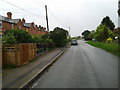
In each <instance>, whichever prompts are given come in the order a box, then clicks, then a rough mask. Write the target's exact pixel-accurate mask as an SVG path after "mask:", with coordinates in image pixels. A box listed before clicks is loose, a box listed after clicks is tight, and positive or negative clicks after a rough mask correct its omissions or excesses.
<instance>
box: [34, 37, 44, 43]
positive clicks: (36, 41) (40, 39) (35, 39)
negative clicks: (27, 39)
mask: <svg viewBox="0 0 120 90" xmlns="http://www.w3.org/2000/svg"><path fill="white" fill-rule="evenodd" d="M41 41H42V38H41V37H40V36H32V42H33V43H40V42H41Z"/></svg>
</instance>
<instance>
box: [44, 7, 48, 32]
mask: <svg viewBox="0 0 120 90" xmlns="http://www.w3.org/2000/svg"><path fill="white" fill-rule="evenodd" d="M45 11H46V22H47V31H48V33H49V25H48V13H47V5H45Z"/></svg>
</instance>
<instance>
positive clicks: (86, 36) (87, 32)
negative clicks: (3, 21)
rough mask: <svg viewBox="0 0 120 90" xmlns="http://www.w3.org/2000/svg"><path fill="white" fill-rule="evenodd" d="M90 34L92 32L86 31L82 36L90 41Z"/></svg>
mask: <svg viewBox="0 0 120 90" xmlns="http://www.w3.org/2000/svg"><path fill="white" fill-rule="evenodd" d="M89 34H90V31H88V30H85V31H84V32H83V33H82V35H83V36H84V38H85V39H88V35H89Z"/></svg>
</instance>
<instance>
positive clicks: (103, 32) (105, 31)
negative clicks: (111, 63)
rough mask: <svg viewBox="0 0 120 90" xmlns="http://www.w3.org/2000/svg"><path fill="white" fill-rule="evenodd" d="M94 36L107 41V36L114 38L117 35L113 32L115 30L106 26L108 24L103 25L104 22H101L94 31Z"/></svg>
mask: <svg viewBox="0 0 120 90" xmlns="http://www.w3.org/2000/svg"><path fill="white" fill-rule="evenodd" d="M94 34H95V35H94V37H95V39H96V40H97V41H101V42H102V41H104V42H105V41H106V40H107V38H110V37H111V38H112V39H114V37H115V35H114V34H113V32H112V31H111V30H110V29H109V28H108V27H107V26H106V25H103V24H100V25H99V26H98V27H97V29H96V31H95V33H94Z"/></svg>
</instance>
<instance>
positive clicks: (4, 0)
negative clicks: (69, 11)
mask: <svg viewBox="0 0 120 90" xmlns="http://www.w3.org/2000/svg"><path fill="white" fill-rule="evenodd" d="M2 1H3V2H6V3H8V4H10V5H12V6H14V7H16V8H18V9H21V10H23V11H25V12H27V13H30V14H31V15H34V16H37V17H44V16H40V15H36V14H34V13H32V12H30V11H28V10H25V9H23V8H21V7H19V6H17V5H15V4H12V3H10V2H8V1H6V0H2Z"/></svg>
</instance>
